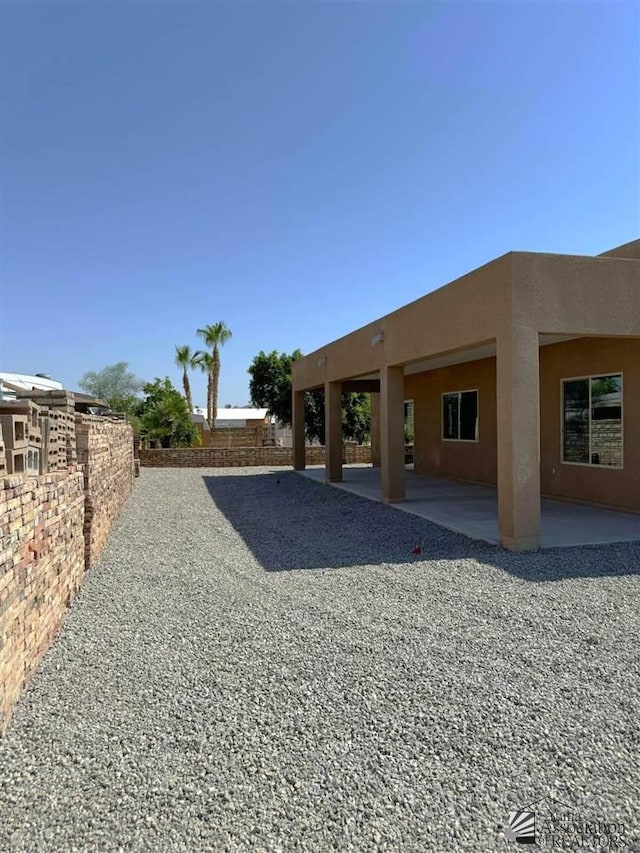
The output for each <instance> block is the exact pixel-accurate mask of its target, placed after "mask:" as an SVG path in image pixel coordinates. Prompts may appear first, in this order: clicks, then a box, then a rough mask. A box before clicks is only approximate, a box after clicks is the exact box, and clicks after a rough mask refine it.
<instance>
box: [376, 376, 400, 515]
mask: <svg viewBox="0 0 640 853" xmlns="http://www.w3.org/2000/svg"><path fill="white" fill-rule="evenodd" d="M380 469H381V470H380V487H381V491H382V500H383V501H384V503H397V502H399V501H403V500H404V488H405V486H404V368H402V367H383V368H381V370H380Z"/></svg>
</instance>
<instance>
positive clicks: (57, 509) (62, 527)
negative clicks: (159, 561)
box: [0, 415, 133, 733]
mask: <svg viewBox="0 0 640 853" xmlns="http://www.w3.org/2000/svg"><path fill="white" fill-rule="evenodd" d="M71 431H72V432H73V436H70V439H71V440H70V441H67V442H65V445H64V449H62V447H61V450H60V454H59V457H60V458H59V459H58V463H59V464H58V467H59V468H60V467H61V466H62V465H63V464H65V463H66V460H68V459H73V458H74V456H75V447H76V441H77V446H78V455H79V457H80V462H81V464H73V463H66V464H65V468H64V470H56V471H50V472H47V473H44V474H39V475H34V476H29V475H27V474H21V475H15V476H9V475H4V476H2V477H0V536H1V538H0V733H2V731H4V729H6V727H7V725H8V723H9V719H10V716H11V713H12V710H13V708H14V706H15V703H16V702H17V700H18V698H19V696H20V693H21V692H22V690H23V688H24V685H25V683H26V681H27V680H28V678H29V676H30V675H31V673H32V672H33V671H34V670H35V668H36V666H37V665H38V663H39V661H40V659H41V658H42V656H43V655H44V653H45V652H46V651H47V649H48V648H49V646H50V645H51V643H52V641H53V639H54V637H55V635H56V633H57V631H58V629H59V628H60V625H61V624H62V621H63V619H64V615H65V612H66V610H67V608H68V607H69V605H70V604H71V602H72V600H73V598H74V596H75V594H76V592H77V590H78V589H79V587H80V585H81V583H82V579H83V576H84V573H85V570H86V569H87V568H89V567H90V566H93V565H94V564H95V563H96V561H97V559H98V557H99V555H100V552H101V551H102V549H103V548H104V545H105V543H106V541H107V538H108V536H109V533H110V532H111V529H112V527H113V524H114V522H115V520H116V518H117V516H118V515H119V513H120V511H121V509H122V507H123V505H124V503H125V501H126V500H127V497H128V496H129V493H130V492H131V489H132V486H133V437H132V432H131V427H130V426H129V425H128V424H126V423H125V422H124V421H112V420H107V419H105V418H92V417H88V416H84V415H82V416H80V415H78V416H76V417H75V418H74V417H73V416H71V429H69V424H67V426H66V432H67V434H70V433H71ZM70 447H72V448H73V452H72V453H70V452H69V450H70ZM56 458H57V457H56ZM63 460H65V462H64V463H63Z"/></svg>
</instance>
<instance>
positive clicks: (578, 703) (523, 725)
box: [0, 469, 640, 852]
mask: <svg viewBox="0 0 640 853" xmlns="http://www.w3.org/2000/svg"><path fill="white" fill-rule="evenodd" d="M418 541H422V542H423V547H424V553H423V555H422V557H421V558H418V559H414V558H413V557H412V555H411V551H412V549H413V547H414V545H415V544H416V542H418ZM639 573H640V545H636V544H625V545H619V546H606V547H598V548H582V549H579V548H575V549H562V550H558V551H549V552H544V553H539V554H534V555H516V554H508V553H506V552H503V551H500V550H499V549H497V548H494V547H492V546H490V545H487V544H478V543H474V542H471V541H470V540H467V539H465V538H464V537H460V536H457V535H455V534H453V533H450V532H448V531H445V530H443V529H441V528H438V527H436V526H434V525H431V524H429V523H428V522H426V521H423V520H421V519H419V518H414V517H412V516H409V515H406V514H405V513H401V512H397V511H395V510H394V509H392V508H390V507H386V506H383V505H381V504H375V503H371V502H368V501H366V500H364V499H361V498H358V497H355V496H353V495H349V494H346V493H344V492H341V491H338V490H335V489H330V488H327V487H326V486H323V485H319V484H316V483H313V482H311V481H309V480H306V479H304V478H302V477H299V476H298V475H296V474H294V473H293V472H279V473H274V472H269V471H268V470H267V469H237V470H233V471H229V469H226V470H224V469H215V470H202V469H200V470H158V469H156V470H153V469H143V471H142V477H141V478H140V480H139V481H137V484H136V490H135V493H134V495H133V496H132V498H131V500H130V502H129V504H128V505H127V507H126V509H125V511H124V514H123V517H122V519H121V521H120V523H119V525H118V527H117V530H116V531H115V533H114V535H113V537H112V540H111V542H110V544H109V546H108V548H107V550H106V552H105V553H104V556H103V558H102V560H101V562H100V564H99V566H98V567H97V568H96V569H94V570H93V571H92V572H91V573H90V574H89V575H88V577H87V579H86V582H85V585H84V587H83V589H82V591H81V593H80V595H79V597H78V599H77V600H76V603H75V604H74V606H73V608H72V610H71V612H70V614H69V616H68V618H67V621H66V624H65V627H64V630H63V631H62V633H61V635H60V636H59V638H58V640H57V642H56V643H55V645H54V647H53V648H52V650H51V651H50V652H49V654H48V655H47V656H46V658H45V660H44V661H43V663H42V664H41V666H40V668H39V670H38V672H37V674H36V676H35V677H34V679H33V680H32V682H31V684H30V686H29V688H28V690H27V691H26V693H25V695H24V697H23V699H22V701H21V703H20V705H19V707H18V709H17V711H16V714H15V716H14V721H13V724H12V727H11V729H10V731H9V733H8V735H7V736H6V737H5V738H3V739H2V740H0V850H2V851H5V850H45V851H48V850H55V851H58V850H60V851H73V850H83V851H84V850H95V851H110V850H118V849H121V850H153V851H165V850H166V851H172V850H176V851H178V850H185V851H199V850H203V851H209V850H211V851H245V850H246V851H249V850H251V851H325V850H326V851H330V850H338V851H378V850H387V851H432V850H433V851H439V852H441V851H449V850H450V851H455V850H465V851H466V850H469V851H492V850H507V849H510V850H514V849H515V847H517V846H519V845H514V844H508V843H507V842H506V841H505V840H504V837H503V835H502V833H501V830H502V827H503V825H504V821H505V818H506V816H507V813H508V812H509V811H510V810H513V809H516V808H519V807H523V806H525V805H527V804H529V803H531V802H532V801H535V800H538V799H540V798H541V797H544V796H546V795H552V796H555V797H557V798H559V799H560V800H562V801H563V803H565V804H566V806H562V807H559V806H556V807H555V808H556V809H557V810H561V811H562V809H564V811H565V812H566V811H567V810H573V812H575V813H577V814H579V815H582V816H583V817H584V819H585V820H590V821H597V820H600V821H605V820H606V821H609V822H611V821H616V822H617V823H618V824H620V823H622V824H624V838H625V839H626V840H625V841H624V842H622V843H621V845H620V846H618V847H611V846H609V847H606V848H605V849H616V850H620V849H623V850H640V844H639V843H638V838H640V818H639V811H640V769H639V768H640V760H639V756H640V720H639V712H640V676H639V665H640V664H639V661H640V655H639V650H640V577H639ZM548 806H549V802H548V801H547V803H546V805H545V804H543V806H542V807H541V809H540V810H541V811H545V810H548ZM567 807H568V809H567ZM634 839H635V840H634ZM604 840H606V839H604ZM534 849H540V848H534ZM565 849H574V850H575V849H578V843H577V841H575V840H574V841H571V842H570V843H569V846H568V847H567V846H565ZM581 849H600V848H599V847H598V846H597V845H596V846H594V845H592V844H588V845H587V846H586V847H585V848H581Z"/></svg>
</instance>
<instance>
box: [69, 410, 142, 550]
mask: <svg viewBox="0 0 640 853" xmlns="http://www.w3.org/2000/svg"><path fill="white" fill-rule="evenodd" d="M76 443H77V448H78V462H79V463H81V464H82V465H83V466H84V493H85V516H84V538H85V554H86V560H87V566H94V565H95V564H96V562H97V561H98V558H99V557H100V554H101V553H102V549H103V548H104V546H105V545H106V543H107V539H108V538H109V534H110V533H111V528H112V527H113V525H114V522H115V520H116V519H117V517H118V516H119V515H120V511H121V510H122V507H123V506H124V504H125V503H126V500H127V498H128V497H129V495H130V494H131V490H132V489H133V480H134V465H133V433H132V430H131V427H130V426H129V424H127V423H126V422H125V421H110V420H105V419H104V418H97V417H91V416H86V415H82V416H77V417H76Z"/></svg>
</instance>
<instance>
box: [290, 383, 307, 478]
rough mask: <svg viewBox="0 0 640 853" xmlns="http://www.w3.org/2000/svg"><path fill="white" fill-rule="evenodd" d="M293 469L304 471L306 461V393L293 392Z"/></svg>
mask: <svg viewBox="0 0 640 853" xmlns="http://www.w3.org/2000/svg"><path fill="white" fill-rule="evenodd" d="M292 433H293V467H294V469H295V470H296V471H304V469H305V466H306V463H307V460H306V436H305V431H304V391H294V392H293V430H292Z"/></svg>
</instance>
